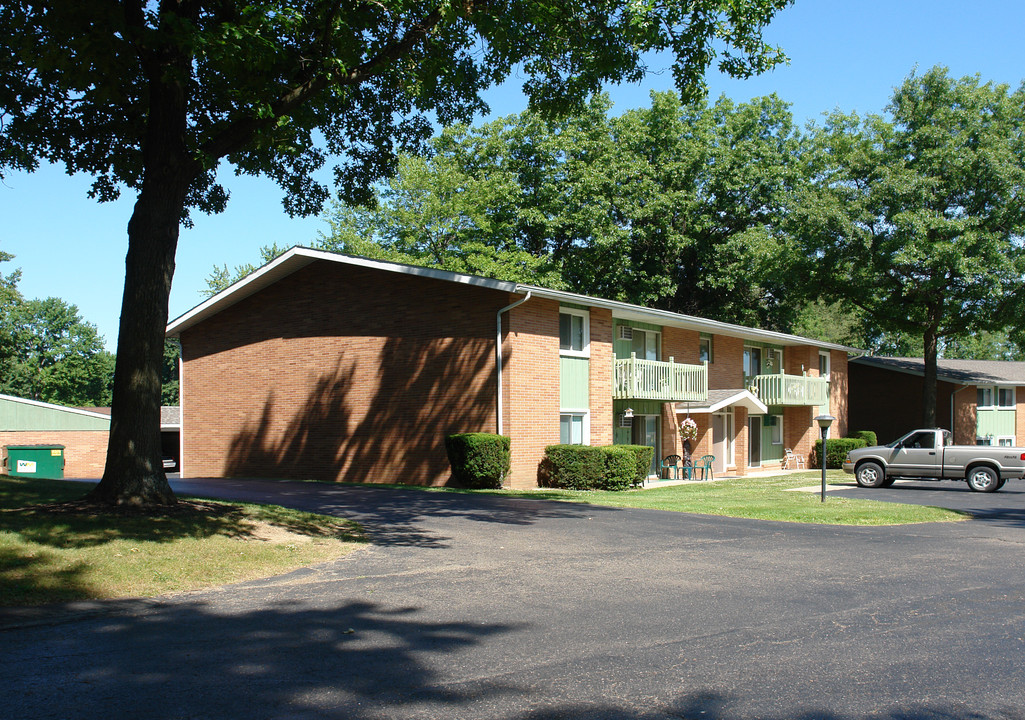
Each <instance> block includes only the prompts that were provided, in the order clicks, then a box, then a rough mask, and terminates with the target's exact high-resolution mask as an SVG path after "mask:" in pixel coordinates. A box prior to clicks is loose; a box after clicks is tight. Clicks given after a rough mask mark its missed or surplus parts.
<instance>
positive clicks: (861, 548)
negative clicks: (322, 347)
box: [0, 481, 1025, 720]
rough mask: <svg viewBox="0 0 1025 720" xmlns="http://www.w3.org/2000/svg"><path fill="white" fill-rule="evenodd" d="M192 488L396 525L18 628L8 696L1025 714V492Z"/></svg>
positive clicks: (204, 714) (668, 711)
mask: <svg viewBox="0 0 1025 720" xmlns="http://www.w3.org/2000/svg"><path fill="white" fill-rule="evenodd" d="M951 488H952V489H954V488H955V486H954V485H953V484H951ZM176 489H177V490H179V491H182V492H202V493H203V494H207V495H211V496H221V497H238V498H240V499H251V500H259V499H263V500H273V501H275V502H279V503H282V504H286V505H294V506H296V507H303V508H308V509H317V510H320V511H321V512H329V513H339V514H343V515H346V516H348V517H354V518H356V519H358V520H360V521H361V522H363V523H364V524H365V525H366V527H367V529H368V530H369V531H370V533H371V534H372V536H373V538H374V544H373V545H372V546H371V547H370V548H369V549H367V550H366V551H363V552H360V553H357V554H356V555H354V556H351V557H349V558H347V559H344V560H341V561H338V562H335V563H330V564H326V565H321V566H318V567H316V568H311V569H307V570H304V571H300V572H296V573H293V574H291V575H288V576H284V577H279V578H273V579H270V580H267V581H263V582H255V583H247V584H244V585H237V586H232V587H228V588H222V589H218V590H213V591H208V592H202V593H194V594H189V595H183V596H179V597H173V598H164V599H160V600H156V601H147V602H129V603H113V604H110V605H109V606H108V605H104V606H103V610H102V611H101V612H97V613H87V614H85V615H83V616H81V617H78V618H71V619H67V620H65V621H64V622H60V623H56V624H46V623H43V624H39V625H35V626H31V627H20V628H13V629H8V630H6V631H4V632H2V633H0V646H2V648H3V653H2V654H0V658H2V659H0V672H2V676H0V700H2V704H0V707H2V708H3V715H4V716H5V717H12V718H66V717H83V718H84V717H100V716H110V717H118V718H157V719H160V718H169V719H170V718H212V717H217V718H247V719H250V718H254V719H255V718H353V719H355V720H360V719H363V718H367V719H370V718H373V719H377V718H438V719H439V720H440V719H441V718H445V719H446V720H447V719H449V718H501V719H506V718H508V719H510V720H512V719H528V718H529V719H532V720H540V719H542V718H545V719H547V718H570V719H574V720H576V719H580V720H583V719H585V718H587V719H590V718H624V719H627V718H629V719H636V720H642V719H643V720H648V719H649V718H650V719H655V718H693V719H695V720H696V719H698V718H704V719H708V720H711V719H716V720H718V719H722V720H725V719H727V718H730V719H733V718H763V719H767V720H784V719H791V718H802V719H808V720H810V719H811V718H828V719H831V720H847V719H854V718H893V719H896V718H901V719H902V720H910V719H913V718H922V719H925V718H945V719H949V718H965V719H968V718H972V719H978V718H1019V719H1020V718H1025V713H1023V710H1022V707H1023V698H1025V671H1023V670H1022V657H1025V639H1023V638H1025V579H1023V578H1025V574H1023V569H1025V559H1023V558H1025V555H1023V550H1025V526H1023V525H1022V523H1020V522H1009V521H1008V520H1007V518H1006V517H993V518H989V519H979V520H972V521H968V522H961V523H952V524H928V525H916V526H903V527H894V528H837V527H822V526H808V525H796V524H787V523H771V522H760V521H748V520H734V519H726V518H714V517H707V516H694V515H683V514H674V513H665V512H658V511H647V510H621V509H611V508H599V507H588V506H582V505H570V504H560V503H551V502H544V501H532V500H515V499H502V498H493V497H481V496H469V495H454V494H447V493H423V492H417V491H403V490H398V491H396V490H388V489H381V488H351V487H344V488H343V487H330V486H324V485H315V484H302V483H294V484H293V483H273V482H260V481H211V482H206V483H196V482H191V481H190V482H186V481H178V482H177V483H176ZM934 489H935V487H934ZM957 489H959V490H961V491H962V492H964V495H965V496H971V495H974V494H973V493H967V492H965V491H964V490H963V487H960V488H957ZM1005 489H1006V488H1005ZM861 490H862V489H860V488H852V489H851V491H852V492H858V491H861ZM898 490H903V488H894V489H893V491H892V492H897V491H898ZM840 492H844V493H846V492H848V490H842V491H840ZM872 492H873V497H877V493H878V492H879V491H872ZM888 492H889V491H888ZM908 494H909V495H910V493H908ZM831 496H832V493H831ZM996 496H1004V497H1005V498H1010V497H1012V496H1011V495H1008V494H1006V493H997V494H996ZM877 499H879V498H878V497H877ZM1019 507H1020V505H1019Z"/></svg>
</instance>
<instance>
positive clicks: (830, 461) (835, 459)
mask: <svg viewBox="0 0 1025 720" xmlns="http://www.w3.org/2000/svg"><path fill="white" fill-rule="evenodd" d="M866 445H867V443H866V442H865V441H864V440H862V439H861V438H850V437H847V438H831V439H830V440H829V444H828V445H827V446H826V467H827V468H832V469H833V470H839V469H840V468H842V467H843V461H844V460H845V459H847V453H849V452H850V451H851V450H856V449H857V448H863V447H866ZM821 457H822V439H821V438H820V439H818V440H816V441H815V456H814V457H813V458H812V461H811V466H812V467H817V468H821V467H822V464H821V463H820V462H819V458H821Z"/></svg>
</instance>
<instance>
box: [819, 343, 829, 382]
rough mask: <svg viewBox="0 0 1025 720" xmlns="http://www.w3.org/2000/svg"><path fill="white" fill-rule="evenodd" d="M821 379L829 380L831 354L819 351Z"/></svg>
mask: <svg viewBox="0 0 1025 720" xmlns="http://www.w3.org/2000/svg"><path fill="white" fill-rule="evenodd" d="M819 377H823V378H826V379H827V380H828V379H829V353H828V352H824V351H822V350H819Z"/></svg>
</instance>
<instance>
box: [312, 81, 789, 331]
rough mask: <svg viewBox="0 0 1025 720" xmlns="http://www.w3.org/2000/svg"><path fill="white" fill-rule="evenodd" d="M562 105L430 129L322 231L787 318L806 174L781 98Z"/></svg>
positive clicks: (525, 273)
mask: <svg viewBox="0 0 1025 720" xmlns="http://www.w3.org/2000/svg"><path fill="white" fill-rule="evenodd" d="M610 111H611V104H610V103H609V101H608V98H607V97H604V96H601V97H597V98H595V99H594V100H593V101H592V102H590V103H589V104H588V106H587V107H586V108H585V109H584V110H583V111H581V112H579V113H575V114H573V115H571V116H569V117H566V118H563V119H560V120H558V121H549V120H546V119H545V118H543V117H540V116H539V115H537V114H536V113H532V112H529V111H528V112H524V113H521V114H519V115H514V116H510V117H508V118H504V119H502V120H498V121H495V122H492V123H489V124H487V125H484V126H483V127H480V128H475V129H469V128H466V127H463V126H461V127H455V128H450V129H447V130H445V131H443V132H442V133H441V134H440V135H438V136H437V137H435V138H434V139H433V141H432V144H431V151H432V152H431V154H430V155H429V156H428V157H403V158H401V159H400V163H399V171H398V173H397V174H396V175H395V177H394V178H392V179H391V180H390V181H388V183H387V184H386V185H384V186H383V188H382V189H381V190H380V192H379V194H378V197H377V198H376V200H377V201H376V203H374V204H372V205H371V207H369V208H354V207H350V206H345V205H339V206H336V209H335V212H334V213H333V215H332V216H331V218H330V222H331V232H330V233H329V234H328V235H327V236H326V237H324V238H322V241H321V245H322V246H324V247H327V248H330V249H335V250H340V251H344V252H350V253H353V254H359V255H371V256H373V257H381V258H388V259H393V260H398V261H402V262H411V263H414V264H423V265H433V266H436V267H442V268H445V269H449V270H455V271H461V272H474V273H477V274H484V275H489V276H491V277H498V278H500V279H506V280H518V281H522V282H529V283H534V284H540V285H546V286H549V287H554V288H559V289H571V290H574V291H577V292H582V293H586V294H590V295H596V296H600V297H607V298H612V299H617V300H624V301H628V302H634V303H639V304H644V305H651V306H655V307H661V308H665V309H670V310H675V311H677V312H685V313H693V314H700V315H704V316H706V317H711V318H715V319H719V320H726V321H732V322H746V323H752V324H759V325H762V326H767V327H776V328H783V327H785V326H786V325H787V324H788V323H789V322H791V321H792V319H793V310H792V309H791V308H792V305H793V304H794V303H793V302H792V301H791V297H790V293H791V288H793V287H795V285H794V283H793V282H791V279H790V277H789V273H788V271H787V270H788V267H789V265H788V263H789V262H790V255H791V253H792V252H793V251H794V249H795V248H794V247H793V246H792V244H790V243H787V242H786V240H785V238H784V237H782V236H781V235H780V234H779V233H778V232H776V231H775V229H774V228H775V227H776V226H778V225H779V224H780V219H781V216H782V215H783V214H784V213H785V209H786V203H787V202H788V200H789V199H790V198H791V197H793V195H794V194H795V192H796V190H797V187H798V186H799V185H800V184H801V183H802V182H807V178H806V177H805V176H803V175H802V172H803V170H804V166H803V165H802V164H801V162H800V160H799V158H798V155H797V150H798V136H797V131H796V129H795V128H794V126H793V121H792V117H791V114H790V111H789V108H788V107H787V105H786V104H785V103H784V102H782V101H781V100H779V98H776V97H774V96H770V97H765V98H758V99H755V100H752V101H751V102H749V103H739V104H738V103H734V102H733V101H731V100H728V99H726V98H720V99H719V100H718V101H717V102H715V103H714V104H713V105H711V106H709V105H707V104H705V103H704V101H695V102H693V103H689V104H685V103H683V102H682V101H681V99H680V97H679V96H678V95H677V94H676V93H672V92H669V93H653V94H652V104H651V107H650V108H645V109H638V110H630V111H628V112H626V113H624V114H623V115H621V116H618V117H616V116H613V115H611V112H610Z"/></svg>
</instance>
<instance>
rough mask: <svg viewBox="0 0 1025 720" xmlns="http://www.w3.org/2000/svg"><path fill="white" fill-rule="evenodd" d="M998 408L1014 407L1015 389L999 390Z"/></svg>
mask: <svg viewBox="0 0 1025 720" xmlns="http://www.w3.org/2000/svg"><path fill="white" fill-rule="evenodd" d="M997 407H1002V408H1013V407H1014V388H997Z"/></svg>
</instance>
